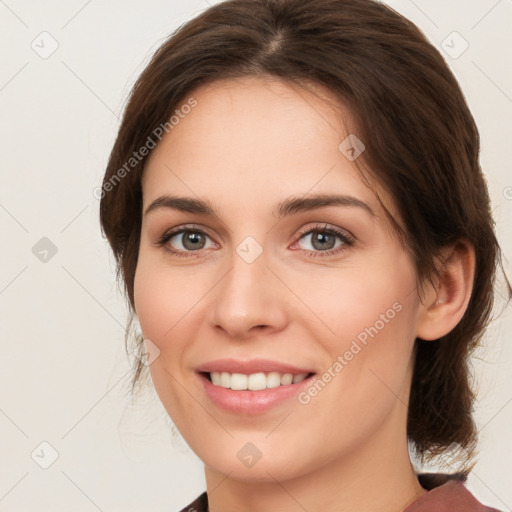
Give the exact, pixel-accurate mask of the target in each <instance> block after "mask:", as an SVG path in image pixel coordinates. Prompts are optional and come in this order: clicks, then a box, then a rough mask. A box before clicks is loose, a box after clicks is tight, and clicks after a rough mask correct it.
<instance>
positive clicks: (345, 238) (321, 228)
mask: <svg viewBox="0 0 512 512" xmlns="http://www.w3.org/2000/svg"><path fill="white" fill-rule="evenodd" d="M182 233H200V234H202V235H205V236H209V235H208V234H207V233H205V232H204V231H203V230H202V229H200V228H195V227H194V226H189V227H187V228H184V227H177V228H175V229H173V230H172V231H170V232H166V233H164V234H163V235H162V236H161V237H160V238H159V240H158V241H157V242H156V245H157V246H158V247H162V248H163V249H164V250H165V251H167V252H169V253H171V254H173V255H174V256H177V257H179V258H190V257H194V255H193V254H194V253H198V252H200V250H201V249H199V250H197V251H177V250H175V249H170V248H169V246H168V245H167V242H168V241H169V240H170V239H171V238H172V237H174V236H176V235H179V234H182ZM312 233H328V234H330V235H335V236H337V237H338V238H340V240H341V241H342V242H343V244H342V245H341V246H340V247H337V248H336V249H328V250H326V251H307V250H305V249H303V250H304V251H305V252H307V253H310V254H309V257H311V258H318V257H320V258H322V257H327V256H332V255H333V254H337V253H339V252H341V251H345V250H347V247H351V246H353V245H354V243H355V239H354V237H352V236H351V235H349V234H348V233H346V232H344V231H341V230H339V229H337V228H334V227H332V226H328V225H327V224H323V225H320V224H318V225H316V226H313V227H312V228H309V229H307V230H305V231H303V232H301V233H300V234H299V236H298V238H297V242H298V241H299V240H301V239H302V238H303V237H304V236H305V235H310V234H312ZM297 242H294V245H295V244H296V243H297Z"/></svg>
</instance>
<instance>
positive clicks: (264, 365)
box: [196, 359, 313, 375]
mask: <svg viewBox="0 0 512 512" xmlns="http://www.w3.org/2000/svg"><path fill="white" fill-rule="evenodd" d="M196 371H198V372H208V373H211V372H227V373H244V374H246V375H251V374H252V373H259V372H266V373H268V372H278V373H292V374H293V375H298V374H300V373H306V374H309V373H313V372H312V370H308V369H305V368H300V367H298V366H295V365H292V364H288V363H281V362H279V361H272V360H270V359H250V360H246V361H240V360H236V359H216V360H215V361H208V362H207V363H204V364H202V365H200V366H198V367H197V368H196Z"/></svg>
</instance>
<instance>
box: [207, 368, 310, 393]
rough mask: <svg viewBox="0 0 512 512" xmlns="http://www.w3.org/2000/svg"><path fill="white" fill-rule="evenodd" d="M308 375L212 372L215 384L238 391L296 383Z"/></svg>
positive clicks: (257, 389) (211, 375)
mask: <svg viewBox="0 0 512 512" xmlns="http://www.w3.org/2000/svg"><path fill="white" fill-rule="evenodd" d="M307 376H308V374H307V373H299V374H297V375H293V374H291V373H283V374H281V373H278V372H270V373H267V374H265V373H263V372H259V373H252V374H251V375H245V374H244V373H228V372H211V373H210V377H211V379H212V383H213V384H214V385H215V386H221V387H223V388H227V389H230V388H231V389H234V390H237V391H240V390H245V389H249V390H251V391H259V390H261V389H267V388H277V387H278V386H287V385H288V384H292V383H293V384H296V383H297V382H301V381H303V380H304V379H305V378H306V377H307Z"/></svg>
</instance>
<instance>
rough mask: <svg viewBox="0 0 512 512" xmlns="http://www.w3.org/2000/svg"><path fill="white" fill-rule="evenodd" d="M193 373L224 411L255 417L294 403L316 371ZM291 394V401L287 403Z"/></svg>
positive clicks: (213, 400) (309, 383) (212, 399)
mask: <svg viewBox="0 0 512 512" xmlns="http://www.w3.org/2000/svg"><path fill="white" fill-rule="evenodd" d="M196 375H198V377H199V379H200V383H201V384H202V388H203V390H204V393H205V398H206V399H207V400H208V401H209V402H210V403H211V404H213V405H214V406H216V407H217V408H219V409H221V410H223V411H224V412H226V411H228V412H230V413H236V414H237V415H245V416H256V415H261V414H263V413H265V412H267V411H270V410H271V409H274V408H277V407H278V406H283V407H284V406H288V407H289V406H290V404H291V403H294V402H295V405H296V406H297V405H298V402H297V395H298V394H299V393H300V392H301V391H302V390H304V389H305V388H306V387H308V386H310V385H312V381H313V379H314V378H315V375H316V373H313V372H310V373H295V374H292V373H280V372H258V373H251V374H244V373H229V372H215V371H212V372H205V371H202V372H197V373H196ZM294 397H295V400H294V402H290V400H292V399H293V398H294Z"/></svg>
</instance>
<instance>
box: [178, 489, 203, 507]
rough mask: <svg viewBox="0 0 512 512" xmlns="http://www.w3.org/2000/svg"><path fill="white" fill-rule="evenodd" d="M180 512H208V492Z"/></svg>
mask: <svg viewBox="0 0 512 512" xmlns="http://www.w3.org/2000/svg"><path fill="white" fill-rule="evenodd" d="M180 512H208V495H207V494H206V491H204V492H203V493H202V494H200V495H199V496H198V497H197V498H196V499H195V500H194V501H193V502H192V503H189V504H188V505H187V506H186V507H185V508H183V509H181V510H180Z"/></svg>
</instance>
